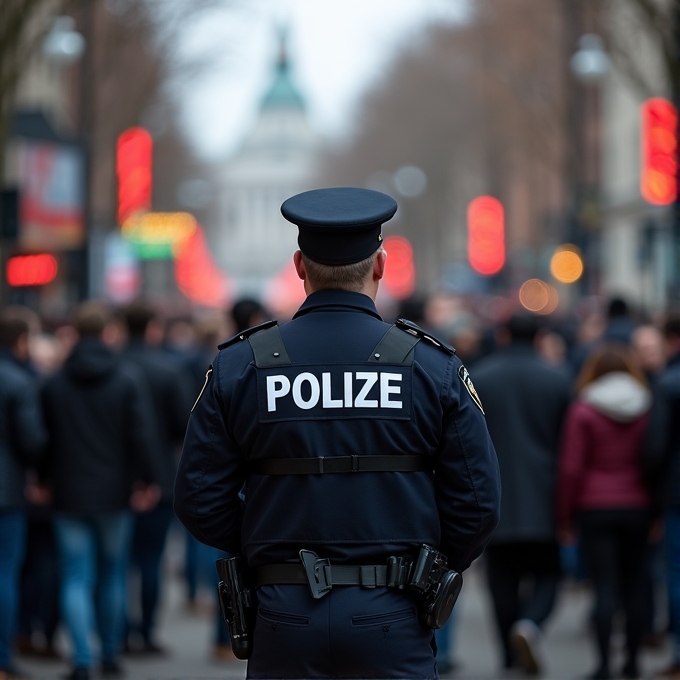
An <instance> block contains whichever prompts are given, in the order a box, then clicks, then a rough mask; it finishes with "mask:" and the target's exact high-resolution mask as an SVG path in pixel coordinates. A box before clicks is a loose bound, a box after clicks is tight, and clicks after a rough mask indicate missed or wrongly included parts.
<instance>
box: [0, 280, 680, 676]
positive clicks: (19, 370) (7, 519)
mask: <svg viewBox="0 0 680 680" xmlns="http://www.w3.org/2000/svg"><path fill="white" fill-rule="evenodd" d="M480 309H482V307H481V306H480V305H479V304H471V303H470V301H466V300H464V299H462V298H460V297H457V296H453V295H449V294H445V293H438V294H435V295H433V296H431V297H430V298H429V299H427V300H424V301H417V300H411V301H408V302H406V303H404V304H403V305H402V307H401V309H399V310H396V309H395V310H392V313H393V314H394V316H397V315H402V316H405V317H408V318H411V319H412V320H413V321H415V322H417V323H419V324H420V325H421V326H423V327H425V328H427V329H429V330H431V331H432V332H433V333H434V334H436V335H437V337H440V338H442V339H444V340H446V341H447V342H450V343H451V344H452V345H453V346H455V347H456V349H457V352H458V355H459V356H460V358H461V359H462V360H463V362H464V364H465V365H466V367H467V368H468V370H469V371H470V374H471V376H472V382H473V384H474V387H473V388H472V389H475V388H476V392H477V396H478V398H479V399H480V401H481V404H482V406H483V409H484V412H485V415H486V418H487V423H488V428H489V432H490V434H491V437H492V440H493V442H494V446H495V448H496V452H497V454H498V459H499V466H500V471H501V480H502V485H503V501H502V512H501V521H500V524H499V525H498V528H497V530H496V532H495V534H494V536H493V538H492V541H491V543H490V544H489V546H488V547H487V549H486V551H485V553H484V555H483V557H482V559H481V562H482V563H483V565H484V567H485V573H486V576H487V581H488V588H489V592H490V595H491V600H492V602H493V611H494V618H495V622H496V624H497V635H498V641H499V644H500V647H501V649H502V660H503V664H504V666H505V667H506V668H508V669H513V668H514V669H519V670H520V671H521V672H523V673H526V674H529V675H536V674H539V673H540V672H541V670H542V667H544V663H545V660H544V659H542V658H541V655H540V649H541V646H540V637H541V630H542V628H543V626H544V624H545V622H546V620H547V619H548V617H549V616H550V614H551V612H552V611H553V609H554V605H555V601H556V598H557V594H558V591H559V588H560V584H562V583H564V581H565V578H571V579H577V580H580V581H584V582H586V583H588V584H589V585H590V587H592V589H593V594H594V606H593V612H592V621H591V623H592V626H591V629H592V639H593V645H594V647H595V649H596V650H597V654H598V666H597V668H595V669H593V673H592V676H591V677H592V678H594V679H602V680H606V679H607V678H609V677H612V676H613V675H615V674H617V673H619V672H620V673H621V674H622V675H623V676H624V677H627V678H637V677H639V676H640V668H639V653H640V650H641V648H642V647H643V646H644V645H645V644H658V643H659V640H660V639H661V638H663V637H665V636H666V634H667V633H668V632H669V630H670V632H671V633H672V634H673V635H672V640H673V641H674V644H676V648H675V650H674V656H673V659H674V662H673V664H672V665H671V666H670V667H669V668H666V669H660V670H659V674H660V675H662V676H664V677H666V678H680V635H678V632H679V631H680V476H679V473H680V470H679V469H678V468H679V465H680V316H677V315H675V314H672V313H669V314H666V315H662V316H659V317H655V318H653V319H647V318H638V317H637V316H636V315H635V314H633V313H632V311H631V310H630V309H629V307H628V305H627V304H626V303H625V301H623V300H621V299H614V300H611V301H610V302H609V304H608V306H607V307H606V308H604V309H602V310H600V309H597V308H594V309H590V310H589V312H588V313H587V314H584V315H583V316H582V317H574V318H573V319H572V318H570V319H560V320H557V321H553V320H547V319H541V318H540V317H537V316H535V315H531V314H528V313H518V312H516V311H515V310H511V309H506V308H503V309H502V310H500V311H498V310H497V311H496V313H495V316H494V315H489V314H487V315H483V314H481V313H480ZM268 318H269V315H268V313H267V311H266V310H265V309H264V308H263V307H262V306H261V305H260V304H259V303H258V302H257V301H255V300H245V299H244V300H241V301H239V302H237V303H236V304H235V305H234V306H233V308H232V309H230V310H229V313H228V314H224V313H218V312H206V311H202V312H200V313H196V314H194V315H193V316H191V317H184V316H183V317H181V318H177V317H173V316H172V315H168V314H164V313H161V310H160V308H159V307H157V306H155V305H153V304H151V303H149V302H148V301H143V300H138V301H135V302H133V303H131V304H129V305H127V306H125V307H122V308H119V309H113V308H111V307H110V306H109V305H107V304H105V303H101V302H96V301H88V302H85V303H83V304H81V305H80V306H79V307H78V308H77V309H76V310H75V311H74V313H73V315H72V316H71V317H70V318H69V319H68V320H65V321H62V322H59V323H57V322H55V321H54V320H41V319H40V318H39V316H38V315H37V314H36V313H35V312H33V311H31V310H30V309H28V308H25V307H19V306H9V307H5V308H4V309H1V310H0V680H6V678H9V677H21V675H22V674H21V670H20V668H18V667H17V664H16V661H15V659H16V657H17V656H19V657H20V656H21V655H22V654H27V655H28V654H32V655H41V656H43V657H50V656H55V657H56V656H59V655H60V654H61V651H60V650H59V649H57V648H56V647H55V644H54V640H55V632H56V630H57V627H58V625H60V624H61V625H63V626H64V628H65V630H66V631H67V633H68V636H69V640H70V643H71V648H72V671H71V673H70V676H69V677H70V678H71V680H88V679H89V677H90V673H91V669H92V668H93V666H94V664H95V660H96V661H97V663H99V664H100V667H101V670H102V672H103V674H104V677H115V676H118V675H120V674H121V672H122V668H121V664H120V656H121V654H122V653H124V652H129V653H144V654H161V653H163V652H164V651H165V650H164V649H163V648H162V646H161V645H160V644H159V641H158V639H157V637H156V618H157V612H158V607H159V601H160V592H161V587H162V573H163V570H162V561H163V555H164V551H165V544H166V537H167V535H168V531H169V528H170V526H171V524H172V522H173V512H172V489H173V479H174V474H175V468H176V464H177V460H178V456H179V453H180V450H181V446H182V440H183V436H184V430H185V427H186V423H187V421H188V418H189V415H190V412H191V408H192V404H193V402H194V401H195V400H196V397H197V395H199V393H200V391H201V388H202V387H203V385H204V382H205V381H206V379H207V377H206V371H207V369H208V367H209V366H210V364H211V362H212V360H213V358H214V355H215V353H216V351H217V350H216V348H217V345H218V343H219V342H221V341H222V340H224V339H226V338H227V337H229V336H230V335H233V334H234V333H238V332H240V331H242V330H244V329H246V328H248V327H251V326H253V325H256V324H258V323H261V322H263V321H265V320H266V319H268ZM219 556H220V555H219V553H218V552H217V551H216V550H214V549H212V548H206V546H203V545H201V544H200V543H199V542H198V541H196V540H195V539H193V538H191V537H190V536H189V535H188V534H187V536H186V569H185V576H186V586H187V597H188V598H189V599H192V598H195V597H196V591H197V578H198V574H199V572H200V570H201V568H202V566H201V565H205V564H206V563H208V564H210V563H211V562H212V561H213V560H214V559H215V558H216V557H219ZM131 574H134V575H135V582H136V583H138V584H139V588H137V589H136V592H135V595H134V597H131V596H130V595H129V593H128V587H127V583H128V579H129V576H130V575H131ZM57 580H58V582H59V583H60V587H59V591H58V592H55V590H54V588H53V584H54V583H55V581H57ZM660 593H663V596H661V597H660V596H659V595H660ZM659 602H664V603H665V604H664V606H663V607H659V606H658V604H659ZM619 612H622V613H623V614H624V615H625V621H626V626H625V634H626V654H627V656H626V660H625V665H624V667H623V668H622V669H612V667H611V659H610V647H611V637H612V629H613V627H614V625H615V622H616V621H618V618H617V614H618V613H619ZM454 627H455V616H454V617H453V618H452V620H451V622H450V624H449V626H448V627H447V628H445V629H443V630H441V631H437V641H438V646H439V652H438V654H439V669H440V672H442V673H446V672H447V671H449V670H450V669H451V668H452V666H453V664H454V650H455V644H454V643H455V630H454ZM92 630H96V631H97V633H98V636H97V637H98V640H99V646H98V647H97V648H93V647H92V641H91V636H90V632H91V631H92ZM215 631H216V637H215V653H216V654H217V655H218V657H220V658H224V659H230V658H233V657H232V656H231V655H230V652H229V639H228V632H227V630H226V627H225V626H224V625H223V624H222V623H221V621H220V619H219V615H216V626H215Z"/></svg>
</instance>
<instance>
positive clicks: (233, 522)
mask: <svg viewBox="0 0 680 680" xmlns="http://www.w3.org/2000/svg"><path fill="white" fill-rule="evenodd" d="M396 207H397V206H396V203H395V201H394V200H393V199H392V198H391V197H389V196H387V195H385V194H381V193H379V192H374V191H369V190H365V189H355V188H350V187H344V188H336V189H322V190H317V191H311V192H306V193H303V194H301V195H298V196H295V197H293V198H291V199H288V201H286V202H285V203H284V204H283V206H282V212H283V214H284V217H286V218H287V219H289V220H290V221H292V222H294V223H295V224H297V225H298V227H299V230H300V231H299V239H298V243H299V245H300V250H299V251H297V252H296V253H295V255H294V263H295V267H296V270H297V273H298V276H299V277H300V278H301V279H302V280H303V282H304V286H305V291H306V292H307V299H306V301H305V302H304V304H303V305H302V307H301V308H300V309H299V310H298V312H297V313H296V315H295V317H294V318H293V320H292V321H290V322H289V323H286V324H283V325H281V326H280V327H279V326H277V325H276V324H275V323H273V322H272V323H268V324H265V325H264V326H260V327H256V328H254V329H250V330H248V331H245V332H243V333H240V334H238V335H236V336H235V337H234V338H233V339H232V340H230V341H227V342H226V343H223V344H222V345H221V346H220V349H221V351H220V353H219V354H218V355H217V357H215V359H214V361H213V364H212V370H211V371H210V373H209V375H208V376H207V379H206V382H205V385H204V389H203V390H202V393H201V396H200V397H199V399H198V400H197V402H196V405H195V407H194V409H193V413H192V416H191V418H190V420H189V426H188V428H187V435H186V438H185V443H184V448H183V451H182V457H181V459H180V465H179V468H178V473H177V480H176V483H175V511H176V513H177V515H178V517H179V518H180V520H181V521H182V523H183V524H184V525H185V526H186V527H187V528H188V529H189V531H191V533H192V534H193V535H194V536H196V537H197V538H198V539H199V540H201V541H203V542H204V543H207V544H209V545H213V546H215V547H217V548H220V549H221V550H224V551H225V552H227V553H229V554H231V555H240V556H242V559H243V560H244V563H245V565H246V570H247V573H246V576H247V578H249V579H251V583H252V585H253V588H254V590H253V593H254V594H255V593H256V598H257V600H258V603H259V605H258V607H257V608H255V609H253V616H254V619H255V622H254V627H253V629H252V631H251V633H252V655H251V656H250V659H249V663H248V670H247V675H248V677H250V678H272V677H278V678H310V677H314V678H322V677H371V678H394V677H429V678H432V677H437V667H436V661H435V651H434V635H433V630H432V628H433V627H437V626H435V625H434V624H435V623H436V622H432V621H430V620H426V619H425V618H424V616H423V608H422V600H419V599H418V598H417V596H416V595H415V594H414V593H413V592H412V590H410V589H409V587H408V585H407V583H409V582H410V576H409V574H411V576H413V575H414V574H415V573H416V570H415V568H414V567H413V563H414V561H415V560H416V559H417V557H418V555H419V554H420V553H421V547H422V545H423V544H428V545H430V546H432V547H433V548H435V549H437V550H439V551H441V552H442V553H443V554H444V555H445V556H446V558H447V559H448V566H449V568H450V569H455V570H456V571H457V572H459V573H461V572H463V571H464V570H465V569H467V567H468V566H469V565H470V563H471V562H472V561H473V560H474V559H475V558H476V557H478V556H479V555H480V554H481V552H482V550H483V549H484V546H485V545H486V543H487V541H488V539H489V536H490V534H491V532H492V531H493V529H494V527H495V525H496V523H497V521H498V507H499V499H500V488H499V479H498V467H497V461H496V455H495V453H494V450H493V445H492V443H491V440H490V438H489V435H488V432H487V428H486V423H485V420H484V415H483V413H482V407H481V404H480V403H479V400H478V399H477V397H476V392H475V391H474V386H473V385H472V381H471V380H470V377H469V375H468V374H467V372H466V371H465V369H464V367H463V366H462V364H461V362H460V360H459V359H458V358H457V357H456V356H455V351H454V350H453V349H452V348H450V347H449V346H448V345H446V344H444V343H441V342H440V341H438V340H437V339H436V338H433V337H432V336H431V335H429V334H427V333H425V332H424V331H423V330H422V329H418V327H416V326H414V325H409V324H408V323H400V325H394V326H390V325H389V324H387V323H385V322H384V321H383V320H382V319H381V317H380V315H379V314H378V312H377V310H376V307H375V303H374V300H375V297H376V295H377V291H378V287H379V283H380V280H381V278H382V276H383V273H384V271H385V261H386V254H385V251H384V250H383V249H382V235H381V233H380V232H381V225H382V224H383V223H384V222H385V221H387V220H388V219H390V218H391V217H392V216H393V215H394V212H395V211H396ZM244 484H245V486H244ZM241 492H243V495H241ZM391 558H394V559H391ZM399 558H401V560H402V562H400V561H399ZM301 561H302V562H303V563H304V564H305V565H307V566H306V567H303V564H302V563H301ZM398 564H402V565H403V568H402V569H400V568H398V567H397V565H398ZM388 565H392V569H393V570H391V571H390V574H392V576H390V578H389V579H388V578H387V570H388ZM409 567H410V569H409ZM426 572H427V573H428V574H430V575H431V574H432V572H431V571H430V569H429V568H428V569H426ZM399 585H402V586H404V588H402V589H400V588H399V587H398V586H399ZM449 604H452V601H449ZM419 607H420V618H419ZM443 623H444V621H443V620H442V621H439V622H438V624H439V625H443ZM232 643H235V641H234V640H233V639H232ZM234 649H235V650H236V646H234Z"/></svg>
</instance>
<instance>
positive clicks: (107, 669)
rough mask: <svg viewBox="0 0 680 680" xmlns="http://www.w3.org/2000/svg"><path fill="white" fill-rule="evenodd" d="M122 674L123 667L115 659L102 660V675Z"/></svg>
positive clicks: (114, 675) (109, 676) (121, 675)
mask: <svg viewBox="0 0 680 680" xmlns="http://www.w3.org/2000/svg"><path fill="white" fill-rule="evenodd" d="M123 675H125V673H123V669H122V668H121V666H120V664H119V663H118V662H117V661H116V660H115V659H107V660H105V661H102V677H104V678H122V677H123Z"/></svg>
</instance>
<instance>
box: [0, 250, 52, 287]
mask: <svg viewBox="0 0 680 680" xmlns="http://www.w3.org/2000/svg"><path fill="white" fill-rule="evenodd" d="M57 271H58V267H57V261H56V259H55V258H54V257H53V256H52V255H47V254H41V255H17V256H16V257H10V259H9V260H8V261H7V283H9V285H10V286H44V285H45V284H46V283H49V282H50V281H54V279H55V278H56V276H57Z"/></svg>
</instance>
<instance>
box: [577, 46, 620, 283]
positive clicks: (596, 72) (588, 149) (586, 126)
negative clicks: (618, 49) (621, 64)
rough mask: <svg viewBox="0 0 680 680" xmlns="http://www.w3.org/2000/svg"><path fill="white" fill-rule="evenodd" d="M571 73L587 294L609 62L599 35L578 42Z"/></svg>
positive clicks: (594, 272) (594, 275) (595, 254)
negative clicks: (602, 91) (601, 93)
mask: <svg viewBox="0 0 680 680" xmlns="http://www.w3.org/2000/svg"><path fill="white" fill-rule="evenodd" d="M569 66H570V71H571V75H572V77H573V82H574V85H575V86H574V87H572V97H573V101H572V118H571V126H572V137H573V142H572V145H573V153H574V162H573V175H572V207H573V230H574V232H575V233H574V234H573V235H572V236H573V237H574V240H575V241H576V242H578V243H579V245H580V246H581V247H582V249H583V253H584V256H585V261H586V276H585V277H584V284H585V288H586V292H589V293H594V292H597V290H598V288H599V270H600V266H599V258H600V253H599V240H600V239H599V233H598V232H599V230H600V227H601V224H600V196H599V192H600V158H599V153H598V152H599V134H600V130H601V125H600V111H599V106H598V98H597V95H598V91H597V88H598V86H599V85H600V84H601V83H602V81H603V80H604V78H605V77H606V76H607V74H608V73H609V70H610V60H609V56H608V55H607V53H606V51H605V49H604V43H603V41H602V38H601V37H600V36H599V35H596V34H594V33H586V34H584V35H582V36H581V37H580V38H579V41H578V49H577V51H576V52H575V53H574V54H573V55H572V57H571V59H570V62H569Z"/></svg>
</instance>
